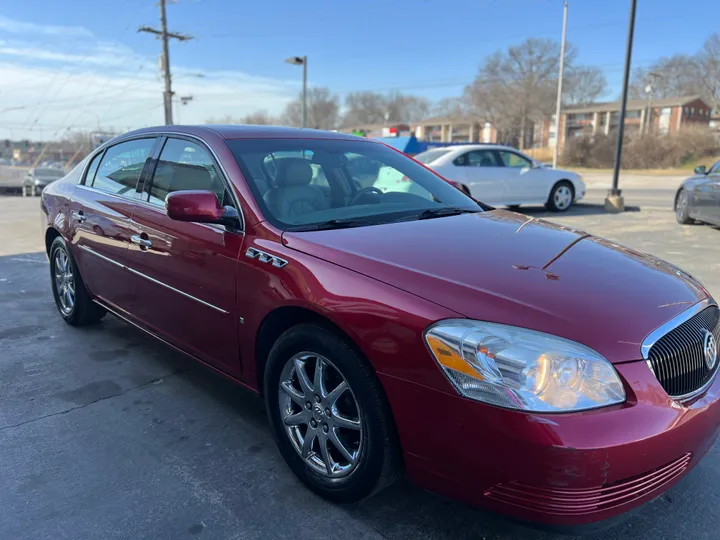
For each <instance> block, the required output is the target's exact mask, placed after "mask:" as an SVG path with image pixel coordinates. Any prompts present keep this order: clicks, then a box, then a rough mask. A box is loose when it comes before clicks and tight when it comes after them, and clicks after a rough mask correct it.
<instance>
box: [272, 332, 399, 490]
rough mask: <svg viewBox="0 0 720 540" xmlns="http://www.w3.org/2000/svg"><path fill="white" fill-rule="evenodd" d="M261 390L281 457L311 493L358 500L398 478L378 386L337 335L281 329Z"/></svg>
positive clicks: (393, 445)
mask: <svg viewBox="0 0 720 540" xmlns="http://www.w3.org/2000/svg"><path fill="white" fill-rule="evenodd" d="M264 386H265V402H266V405H267V411H268V416H269V418H270V425H271V427H272V431H273V435H274V437H275V441H276V442H277V445H278V448H279V449H280V453H281V454H282V456H283V458H285V461H286V462H287V464H288V466H289V467H290V469H292V471H293V472H294V473H295V474H296V475H297V476H298V478H300V480H302V481H303V482H304V483H305V485H307V486H308V487H309V488H310V489H311V490H313V491H314V492H315V493H317V494H319V495H321V496H323V497H325V498H327V499H329V500H331V501H334V502H341V503H349V502H356V501H359V500H361V499H363V498H365V497H368V496H369V495H372V494H373V493H376V492H378V491H380V490H381V489H383V488H385V487H387V486H388V485H390V484H391V483H392V482H393V481H394V480H395V479H396V477H397V475H398V473H399V471H400V458H399V455H400V453H399V448H398V444H397V442H396V436H395V431H394V424H393V421H392V416H391V413H390V409H389V406H388V404H387V400H386V398H385V395H384V393H383V391H382V388H381V387H380V382H379V381H378V379H377V376H376V375H375V373H374V372H373V370H372V368H371V367H370V365H369V364H368V362H367V360H365V359H364V358H363V357H362V356H361V355H360V354H359V353H358V352H357V351H356V350H355V348H354V347H353V346H352V345H350V344H349V343H347V342H346V341H345V340H344V339H342V338H341V337H340V336H338V335H337V334H335V333H334V332H332V331H330V330H328V329H326V328H323V327H322V326H319V325H317V324H302V325H298V326H295V327H293V328H291V329H290V330H288V331H286V332H285V333H284V334H283V335H282V336H280V338H279V339H278V340H277V342H276V343H275V345H274V346H273V348H272V350H271V351H270V355H269V358H268V362H267V365H266V368H265V382H264Z"/></svg>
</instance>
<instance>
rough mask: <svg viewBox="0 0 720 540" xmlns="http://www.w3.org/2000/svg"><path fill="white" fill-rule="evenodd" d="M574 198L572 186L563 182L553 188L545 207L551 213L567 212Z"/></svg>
mask: <svg viewBox="0 0 720 540" xmlns="http://www.w3.org/2000/svg"><path fill="white" fill-rule="evenodd" d="M574 198H575V193H574V191H573V187H572V184H571V183H570V182H568V181H566V180H563V181H561V182H558V183H557V184H555V185H554V186H553V188H552V190H551V191H550V197H548V200H547V203H545V206H546V207H547V209H548V210H550V211H551V212H565V211H566V210H567V209H568V208H570V206H571V205H572V203H573V199H574Z"/></svg>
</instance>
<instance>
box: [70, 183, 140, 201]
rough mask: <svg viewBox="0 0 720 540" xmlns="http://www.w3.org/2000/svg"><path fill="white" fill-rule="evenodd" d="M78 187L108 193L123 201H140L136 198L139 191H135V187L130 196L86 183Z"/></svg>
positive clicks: (102, 193)
mask: <svg viewBox="0 0 720 540" xmlns="http://www.w3.org/2000/svg"><path fill="white" fill-rule="evenodd" d="M76 187H79V188H82V189H87V190H88V191H93V192H95V193H100V194H101V195H108V196H109V197H115V198H116V199H120V200H123V201H130V202H133V203H136V202H138V199H137V198H136V195H135V193H137V191H135V190H134V189H133V190H132V192H131V193H132V194H133V195H132V196H130V197H128V196H125V195H118V194H117V193H110V192H109V191H105V190H103V189H98V188H96V187H92V186H86V185H85V184H78V185H77V186H76Z"/></svg>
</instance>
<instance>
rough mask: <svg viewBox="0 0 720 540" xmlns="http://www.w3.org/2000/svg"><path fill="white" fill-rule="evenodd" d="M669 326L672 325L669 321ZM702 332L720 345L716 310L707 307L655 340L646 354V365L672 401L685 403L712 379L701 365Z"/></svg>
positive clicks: (719, 317) (714, 369)
mask: <svg viewBox="0 0 720 540" xmlns="http://www.w3.org/2000/svg"><path fill="white" fill-rule="evenodd" d="M671 322H672V321H671ZM705 330H707V331H709V332H711V333H712V334H713V335H714V336H715V342H716V343H720V309H718V307H717V306H715V305H710V306H708V307H706V308H705V309H703V310H702V311H699V312H698V313H696V314H695V315H693V316H692V317H690V318H687V320H685V321H684V322H682V323H680V324H678V325H677V326H675V327H674V328H673V329H672V330H670V331H668V332H667V333H665V334H664V335H662V336H661V337H659V338H658V339H657V340H656V341H655V342H654V343H653V344H652V345H651V346H650V348H649V350H648V351H647V355H646V358H647V362H648V365H649V366H650V369H652V371H653V373H654V374H655V376H656V377H657V378H658V381H660V384H661V385H662V387H663V388H664V389H665V391H666V392H667V393H668V395H670V396H671V397H672V398H674V399H678V400H683V399H688V398H690V397H692V396H693V395H695V394H696V393H697V392H699V391H701V390H702V389H703V388H704V387H705V386H706V385H707V384H708V383H709V382H710V381H711V380H712V378H713V376H714V375H715V373H716V372H717V370H718V364H720V361H718V360H716V361H715V363H714V365H713V367H712V369H710V368H709V367H708V365H707V362H706V361H705V351H704V341H705V336H706V333H705Z"/></svg>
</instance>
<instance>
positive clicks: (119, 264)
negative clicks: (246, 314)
mask: <svg viewBox="0 0 720 540" xmlns="http://www.w3.org/2000/svg"><path fill="white" fill-rule="evenodd" d="M79 247H80V248H81V249H82V250H83V251H86V252H88V253H92V254H93V255H95V256H96V257H100V258H101V259H103V260H104V261H107V262H109V263H112V264H114V265H115V266H119V267H120V268H124V269H125V270H127V271H128V272H132V273H133V274H135V275H136V276H140V277H142V278H145V279H147V280H148V281H152V282H153V283H156V284H158V285H162V286H163V287H165V288H166V289H170V290H171V291H175V292H176V293H178V294H182V295H183V296H185V297H186V298H189V299H190V300H195V301H196V302H199V303H201V304H202V305H204V306H207V307H209V308H212V309H214V310H216V311H219V312H220V313H223V314H225V315H228V314H229V312H228V311H225V310H224V309H222V308H219V307H217V306H214V305H213V304H210V303H209V302H206V301H205V300H201V299H200V298H198V297H196V296H193V295H191V294H188V293H186V292H184V291H181V290H180V289H176V288H175V287H173V286H171V285H168V284H167V283H163V282H162V281H159V280H157V279H155V278H152V277H150V276H148V275H147V274H143V273H142V272H138V271H137V270H135V269H133V268H130V267H129V266H125V265H124V264H121V263H119V262H117V261H114V260H112V259H111V258H109V257H106V256H105V255H101V254H100V253H98V252H97V251H95V250H94V249H92V248H90V247H88V246H79Z"/></svg>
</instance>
